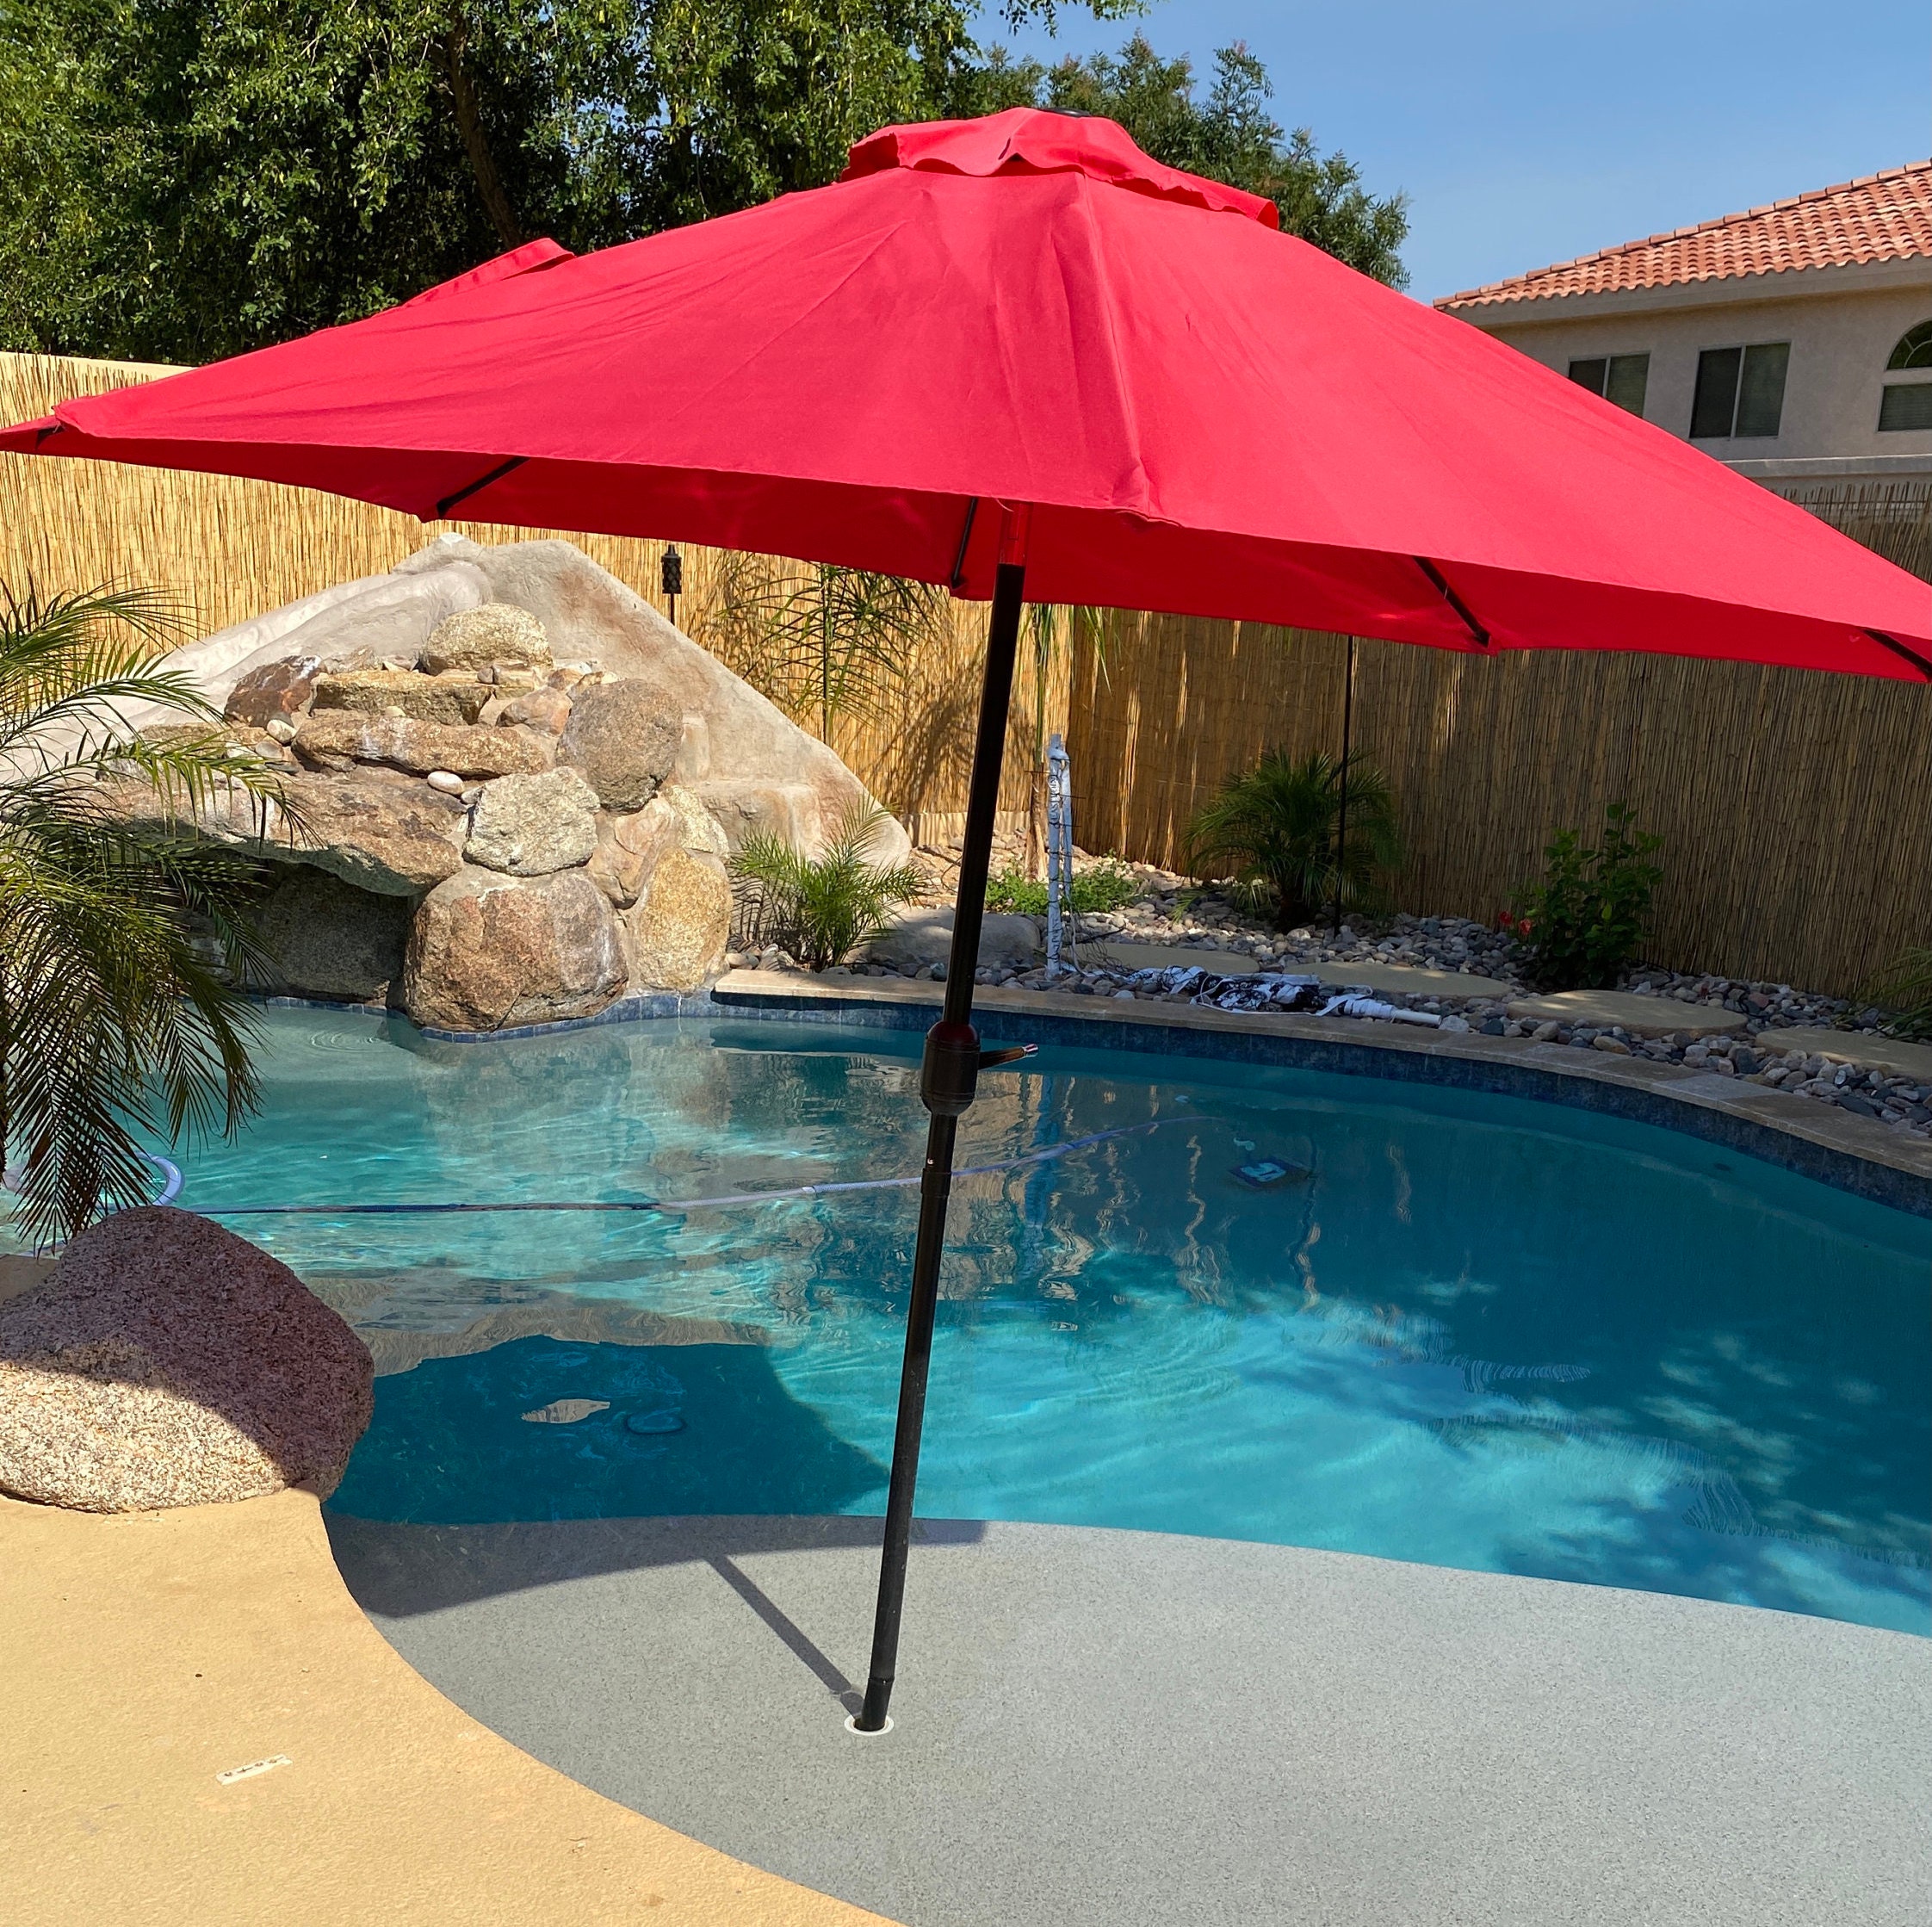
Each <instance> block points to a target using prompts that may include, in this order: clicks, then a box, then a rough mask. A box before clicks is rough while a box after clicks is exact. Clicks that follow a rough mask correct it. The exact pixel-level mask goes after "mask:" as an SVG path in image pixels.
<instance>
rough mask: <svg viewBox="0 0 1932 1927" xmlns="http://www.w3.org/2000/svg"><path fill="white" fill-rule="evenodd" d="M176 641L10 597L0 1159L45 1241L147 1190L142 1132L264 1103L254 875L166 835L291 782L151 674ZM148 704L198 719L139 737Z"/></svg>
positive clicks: (103, 603)
mask: <svg viewBox="0 0 1932 1927" xmlns="http://www.w3.org/2000/svg"><path fill="white" fill-rule="evenodd" d="M176 626H177V625H176V623H175V621H174V620H173V618H172V617H170V614H169V612H168V611H167V610H166V609H165V608H164V606H163V605H161V604H158V603H157V602H156V600H155V599H154V598H152V597H151V596H148V595H146V594H144V593H141V592H130V591H96V592H92V593H90V594H84V595H76V596H65V597H55V598H51V599H49V600H47V601H46V602H41V601H40V600H38V599H36V598H34V597H32V596H29V597H28V598H27V599H26V600H25V601H23V602H16V601H15V600H14V599H13V598H12V597H11V596H9V595H6V594H5V592H3V591H0V1162H6V1163H9V1166H10V1162H11V1160H12V1157H13V1156H14V1154H15V1153H16V1152H17V1153H19V1154H20V1162H21V1173H20V1176H19V1180H18V1187H19V1193H20V1195H19V1201H18V1203H17V1204H16V1205H15V1208H14V1212H13V1218H14V1224H15V1228H16V1229H17V1230H19V1231H20V1232H22V1234H23V1235H24V1236H27V1237H28V1238H30V1239H32V1240H34V1241H35V1242H46V1241H53V1240H60V1239H65V1238H68V1237H71V1236H73V1235H74V1233H75V1232H77V1231H78V1230H82V1229H83V1228H84V1226H86V1225H87V1224H90V1223H92V1222H93V1220H94V1219H95V1218H97V1217H98V1216H99V1215H100V1214H101V1212H102V1211H103V1210H104V1209H110V1208H113V1207H115V1206H118V1205H126V1204H130V1203H135V1202H139V1201H140V1200H141V1199H145V1198H146V1197H148V1196H151V1195H152V1190H153V1181H154V1180H153V1172H152V1168H151V1167H150V1166H149V1165H148V1164H147V1162H146V1160H145V1159H144V1158H143V1156H142V1155H141V1153H140V1150H139V1145H138V1143H137V1137H138V1134H139V1133H140V1132H142V1131H164V1132H165V1133H166V1134H167V1135H168V1136H170V1137H180V1136H182V1135H183V1134H184V1133H185V1134H188V1135H189V1136H192V1135H194V1134H195V1133H198V1132H201V1131H209V1130H215V1129H220V1130H222V1131H233V1130H234V1129H235V1128H236V1127H237V1125H238V1124H239V1123H240V1122H241V1120H242V1118H244V1117H245V1116H246V1115H247V1113H248V1112H250V1111H251V1109H252V1108H253V1106H254V1104H255V1101H256V1080H255V1074H254V1071H253V1069H252V1068H251V1064H250V1062H249V1055H248V1048H249V1043H250V1039H251V1032H252V1025H251V1019H250V1013H249V1009H248V1007H247V1004H246V1003H245V1001H244V998H243V995H242V993H241V991H240V990H239V989H238V988H236V983H237V981H238V979H240V978H243V977H245V976H246V975H247V974H248V973H250V972H251V970H254V969H255V968H257V966H259V965H260V964H263V962H264V959H263V957H262V953H261V951H260V950H259V948H258V947H257V944H256V941H255V939H254V937H253V936H252V934H251V930H250V926H249V921H248V917H249V908H250V905H251V902H252V901H253V897H254V895H255V889H256V881H257V867H256V865H254V864H252V863H251V862H250V861H249V860H248V859H247V858H245V857H242V856H239V855H238V854H235V853H233V852H229V851H226V850H224V849H221V848H219V847H217V846H214V845H212V844H209V843H207V842H206V841H204V840H201V839H199V838H197V837H196V836H195V834H194V833H192V831H190V830H188V829H186V828H183V829H180V830H176V829H175V828H173V827H171V826H172V821H173V817H174V812H175V809H176V806H179V808H180V809H181V810H182V812H183V815H186V814H188V813H189V812H191V811H192V810H193V809H195V807H196V806H198V805H199V804H201V803H203V802H208V801H210V800H211V799H213V798H214V797H215V796H216V795H217V793H218V792H223V791H229V792H232V791H233V790H239V791H241V792H242V793H243V794H245V796H250V797H252V798H254V799H255V801H256V802H257V804H258V805H259V806H260V807H261V809H262V810H263V813H264V816H265V813H266V810H267V809H268V807H269V804H270V803H272V802H275V801H276V799H277V797H278V796H279V787H278V784H277V782H276V777H275V775H274V772H273V771H271V770H269V768H268V766H267V765H264V764H263V762H262V761H261V760H260V759H258V758H256V757H254V756H252V755H250V754H248V753H245V752H243V751H241V750H239V749H238V747H236V746H235V745H234V744H232V742H230V741H229V740H227V739H226V737H225V736H223V735H222V734H220V727H219V725H220V717H219V716H217V715H216V714H215V713H214V711H213V710H211V709H209V707H208V705H207V703H204V702H203V701H202V700H201V697H199V696H197V695H196V694H195V689H194V686H193V685H192V683H191V682H190V681H189V679H188V678H185V677H183V676H182V675H180V674H179V673H177V672H175V671H172V670H169V669H166V668H164V667H161V666H158V657H159V655H160V654H161V653H162V646H163V645H164V644H170V643H171V642H172V641H176V640H178V635H176ZM142 703H160V704H163V705H164V706H165V707H166V708H167V709H170V710H172V711H173V712H175V713H176V714H177V715H179V716H183V717H185V718H187V719H188V720H187V721H186V722H183V723H180V724H176V725H173V726H171V727H170V728H168V729H167V730H165V731H159V732H156V733H155V734H153V735H152V736H147V737H144V736H142V735H141V734H137V733H135V732H133V731H132V730H130V729H129V728H128V727H127V722H126V721H125V720H124V713H125V709H126V707H127V705H129V704H142ZM202 726H205V727H202ZM127 784H133V785H136V786H139V788H140V789H142V790H147V791H150V792H154V791H158V793H159V796H160V797H161V799H162V805H163V807H162V808H161V809H160V810H159V812H158V815H159V816H160V819H161V821H160V824H159V827H153V826H152V825H150V826H148V827H142V826H140V825H139V824H136V823H134V822H132V821H129V820H128V817H127V814H126V813H125V812H123V811H121V810H120V809H117V808H116V802H115V798H116V791H117V790H119V789H120V788H121V786H122V785H127ZM152 800H153V799H152V794H151V795H150V796H149V798H148V801H149V803H150V805H152ZM156 814H157V813H156V812H155V811H154V809H152V807H151V808H149V809H147V810H146V815H149V816H150V817H152V816H153V815H156ZM263 827H264V828H265V822H264V826H263ZM211 933H212V938H213V947H214V960H211V959H210V957H208V956H207V954H206V945H207V938H208V936H209V935H210V934H211ZM218 966H219V967H218ZM12 1176H13V1173H12V1171H11V1169H10V1168H9V1179H11V1178H12Z"/></svg>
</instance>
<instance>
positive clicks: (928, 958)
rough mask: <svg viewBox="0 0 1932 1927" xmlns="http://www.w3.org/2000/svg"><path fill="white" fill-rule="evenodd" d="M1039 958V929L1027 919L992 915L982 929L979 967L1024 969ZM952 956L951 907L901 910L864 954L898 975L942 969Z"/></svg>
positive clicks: (1032, 921)
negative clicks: (928, 966)
mask: <svg viewBox="0 0 1932 1927" xmlns="http://www.w3.org/2000/svg"><path fill="white" fill-rule="evenodd" d="M1039 953H1040V926H1039V925H1038V924H1037V923H1035V922H1034V920H1032V918H1031V917H1021V916H1012V915H1009V914H1004V913H996V914H993V915H990V916H988V917H987V918H986V919H985V920H983V921H982V922H981V925H980V964H981V966H982V967H983V968H985V969H988V970H1026V969H1029V968H1030V967H1031V965H1032V964H1034V963H1035V962H1036V961H1037V958H1038V957H1039ZM951 954H952V907H951V905H950V904H948V905H945V906H944V908H938V909H931V910H906V911H902V912H901V914H899V916H898V917H897V918H896V919H895V921H894V923H893V926H892V928H891V929H890V930H889V931H888V932H887V933H885V935H884V936H882V937H881V938H879V939H877V941H876V942H875V943H874V944H872V945H871V946H870V948H869V949H868V951H866V955H867V957H869V958H870V960H871V961H872V962H873V963H875V964H892V965H894V966H895V968H897V969H900V970H916V969H918V968H919V967H920V965H921V964H944V963H945V962H946V961H947V960H948V959H949V958H950V957H951Z"/></svg>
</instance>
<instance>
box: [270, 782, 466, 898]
mask: <svg viewBox="0 0 1932 1927" xmlns="http://www.w3.org/2000/svg"><path fill="white" fill-rule="evenodd" d="M286 789H287V792H288V801H289V803H290V805H291V806H292V808H293V809H294V810H295V811H296V813H297V814H298V815H299V816H300V825H299V827H292V828H291V829H290V831H289V833H288V841H287V842H285V843H280V844H275V845H271V846H269V847H268V848H266V849H265V850H264V851H263V854H264V855H270V856H282V857H294V858H296V859H297V860H298V861H300V862H302V863H307V864H314V866H315V867H316V868H317V869H318V870H325V871H329V872H330V873H331V875H333V876H336V877H341V879H342V880H343V881H344V883H353V884H354V885H355V886H356V889H361V890H373V891H374V892H375V894H376V895H378V896H415V895H419V894H420V893H421V892H423V891H424V890H426V889H433V888H434V887H435V886H436V885H437V884H438V883H441V882H443V879H444V878H445V877H454V876H455V874H456V872H457V871H459V870H460V869H461V868H462V862H463V858H462V843H461V839H462V833H463V829H464V826H465V823H466V821H467V820H468V813H467V812H466V811H465V810H464V809H463V807H462V805H461V803H460V802H457V801H456V799H455V797H453V796H440V795H438V794H437V791H436V790H432V789H430V786H429V785H428V784H425V783H412V782H409V781H407V780H406V779H404V778H395V777H387V776H384V775H382V774H381V773H380V772H378V771H368V772H367V773H366V774H364V775H362V777H361V778H353V779H352V778H335V779H334V780H330V779H328V778H322V777H314V776H310V777H293V778H289V779H288V784H287V785H286Z"/></svg>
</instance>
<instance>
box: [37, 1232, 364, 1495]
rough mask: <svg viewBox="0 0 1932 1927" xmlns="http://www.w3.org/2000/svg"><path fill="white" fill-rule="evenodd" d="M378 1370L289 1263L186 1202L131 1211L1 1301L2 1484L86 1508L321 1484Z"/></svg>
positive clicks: (334, 1466)
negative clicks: (180, 1206)
mask: <svg viewBox="0 0 1932 1927" xmlns="http://www.w3.org/2000/svg"><path fill="white" fill-rule="evenodd" d="M370 1378H371V1367H370V1361H369V1354H368V1352H367V1350H365V1349H364V1348H363V1346H362V1341H361V1340H360V1339H358V1338H357V1337H356V1335H355V1333H354V1332H352V1331H351V1330H350V1329H349V1327H348V1326H347V1325H346V1324H345V1323H344V1322H343V1321H342V1319H341V1318H340V1317H337V1315H336V1313H334V1312H333V1311H331V1310H330V1309H329V1308H328V1307H327V1306H326V1305H325V1304H323V1303H322V1301H321V1300H320V1299H319V1298H316V1297H315V1296H314V1295H313V1293H312V1292H310V1291H309V1290H308V1289H307V1286H304V1285H303V1284H302V1282H301V1280H300V1279H298V1278H297V1277H296V1276H295V1274H294V1273H293V1272H292V1271H290V1270H289V1269H288V1267H287V1266H286V1265H283V1264H281V1263H278V1262H277V1261H276V1260H275V1259H273V1258H271V1257H269V1255H268V1254H267V1253H266V1252H265V1251H260V1250H257V1249H256V1248H255V1246H253V1245H251V1244H249V1243H246V1242H245V1241H244V1240H242V1239H240V1238H238V1237H237V1236H235V1235H234V1234H233V1233H232V1232H231V1231H226V1230H223V1229H222V1228H221V1227H220V1225H218V1224H211V1223H210V1222H209V1221H208V1220H207V1218H196V1217H195V1216H193V1215H192V1214H191V1213H189V1212H188V1211H173V1210H169V1209H166V1208H164V1207H160V1206H153V1207H149V1208H147V1209H145V1210H139V1211H122V1212H121V1213H120V1214H119V1215H118V1216H116V1217H114V1218H108V1219H107V1220H106V1221H105V1222H104V1223H103V1224H96V1226H94V1227H93V1229H92V1230H87V1231H84V1232H83V1233H82V1234H81V1235H80V1236H78V1237H77V1238H76V1239H75V1240H74V1241H73V1242H72V1243H71V1244H70V1245H69V1246H68V1247H67V1249H66V1250H65V1253H64V1254H63V1255H62V1257H61V1261H60V1265H59V1270H58V1271H57V1272H56V1273H54V1275H53V1279H52V1280H50V1281H48V1282H47V1283H46V1284H44V1285H42V1286H40V1287H39V1289H37V1290H35V1291H34V1292H29V1293H28V1294H27V1295H26V1296H25V1297H22V1298H15V1299H14V1300H13V1301H12V1302H10V1303H9V1304H5V1305H0V1490H3V1491H6V1492H9V1493H11V1494H12V1495H13V1496H15V1497H16V1498H22V1499H33V1500H37V1501H39V1502H40V1503H43V1504H47V1505H61V1506H71V1507H74V1508H76V1509H79V1510H81V1511H85V1512H136V1511H139V1512H146V1511H152V1510H155V1509H159V1508H162V1507H166V1506H176V1505H206V1504H208V1503H213V1502H215V1501H220V1500H227V1499H248V1498H255V1497H257V1496H260V1495H261V1494H263V1493H266V1492H274V1491H278V1490H281V1489H282V1487H283V1486H286V1485H295V1484H309V1485H311V1486H312V1487H313V1489H314V1490H317V1491H319V1493H320V1494H321V1495H322V1496H327V1495H328V1494H329V1493H331V1492H332V1491H333V1490H335V1488H336V1485H337V1483H338V1482H339V1481H340V1479H341V1478H342V1472H343V1468H344V1465H346V1464H347V1463H348V1460H349V1454H350V1450H351V1448H352V1447H354V1445H355V1443H356V1440H357V1439H359V1438H360V1437H361V1436H362V1432H363V1430H364V1429H365V1428H366V1427H367V1426H368V1422H369V1413H370Z"/></svg>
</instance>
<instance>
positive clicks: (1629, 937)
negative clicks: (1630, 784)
mask: <svg viewBox="0 0 1932 1927" xmlns="http://www.w3.org/2000/svg"><path fill="white" fill-rule="evenodd" d="M1662 846H1663V839H1662V838H1660V837H1656V836H1652V835H1650V833H1648V832H1646V831H1643V830H1639V829H1638V828H1637V827H1636V813H1635V812H1634V811H1633V810H1632V809H1631V808H1630V806H1629V805H1628V804H1627V803H1620V802H1619V803H1612V804H1610V805H1609V806H1608V808H1607V809H1605V811H1604V813H1603V842H1602V845H1601V847H1599V848H1597V849H1595V850H1586V849H1585V848H1584V847H1583V845H1582V834H1581V833H1580V832H1578V831H1576V830H1558V831H1557V835H1556V839H1555V840H1554V841H1553V842H1551V843H1550V844H1548V845H1546V846H1545V848H1544V852H1543V856H1544V860H1545V865H1546V868H1545V871H1544V877H1543V881H1542V882H1541V883H1533V884H1531V885H1529V886H1527V887H1526V888H1525V889H1521V890H1519V891H1518V892H1517V893H1516V896H1515V899H1514V905H1513V907H1512V910H1511V913H1510V914H1509V916H1508V918H1507V919H1506V924H1507V926H1508V929H1509V930H1510V932H1511V933H1513V934H1514V936H1515V937H1516V938H1517V939H1519V941H1520V942H1521V943H1523V944H1524V945H1526V951H1527V967H1526V971H1525V975H1526V976H1527V977H1528V979H1529V981H1530V982H1531V983H1532V984H1533V985H1534V986H1535V987H1536V988H1538V989H1539V990H1607V989H1609V988H1612V987H1613V985H1614V984H1615V983H1616V982H1617V980H1618V978H1619V976H1622V974H1623V972H1624V970H1625V967H1626V966H1627V965H1628V964H1630V963H1631V962H1632V960H1633V959H1634V958H1635V957H1636V955H1637V950H1638V945H1640V944H1641V943H1642V942H1643V940H1644V926H1645V925H1646V923H1647V922H1648V921H1649V919H1650V899H1651V897H1652V895H1654V894H1655V893H1656V887H1657V885H1658V883H1661V882H1662V881H1663V871H1662V870H1661V869H1659V868H1658V866H1657V865H1656V864H1654V863H1652V862H1651V861H1650V858H1651V856H1652V855H1653V854H1654V853H1655V852H1656V851H1657V850H1658V849H1660V848H1661V847H1662Z"/></svg>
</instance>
